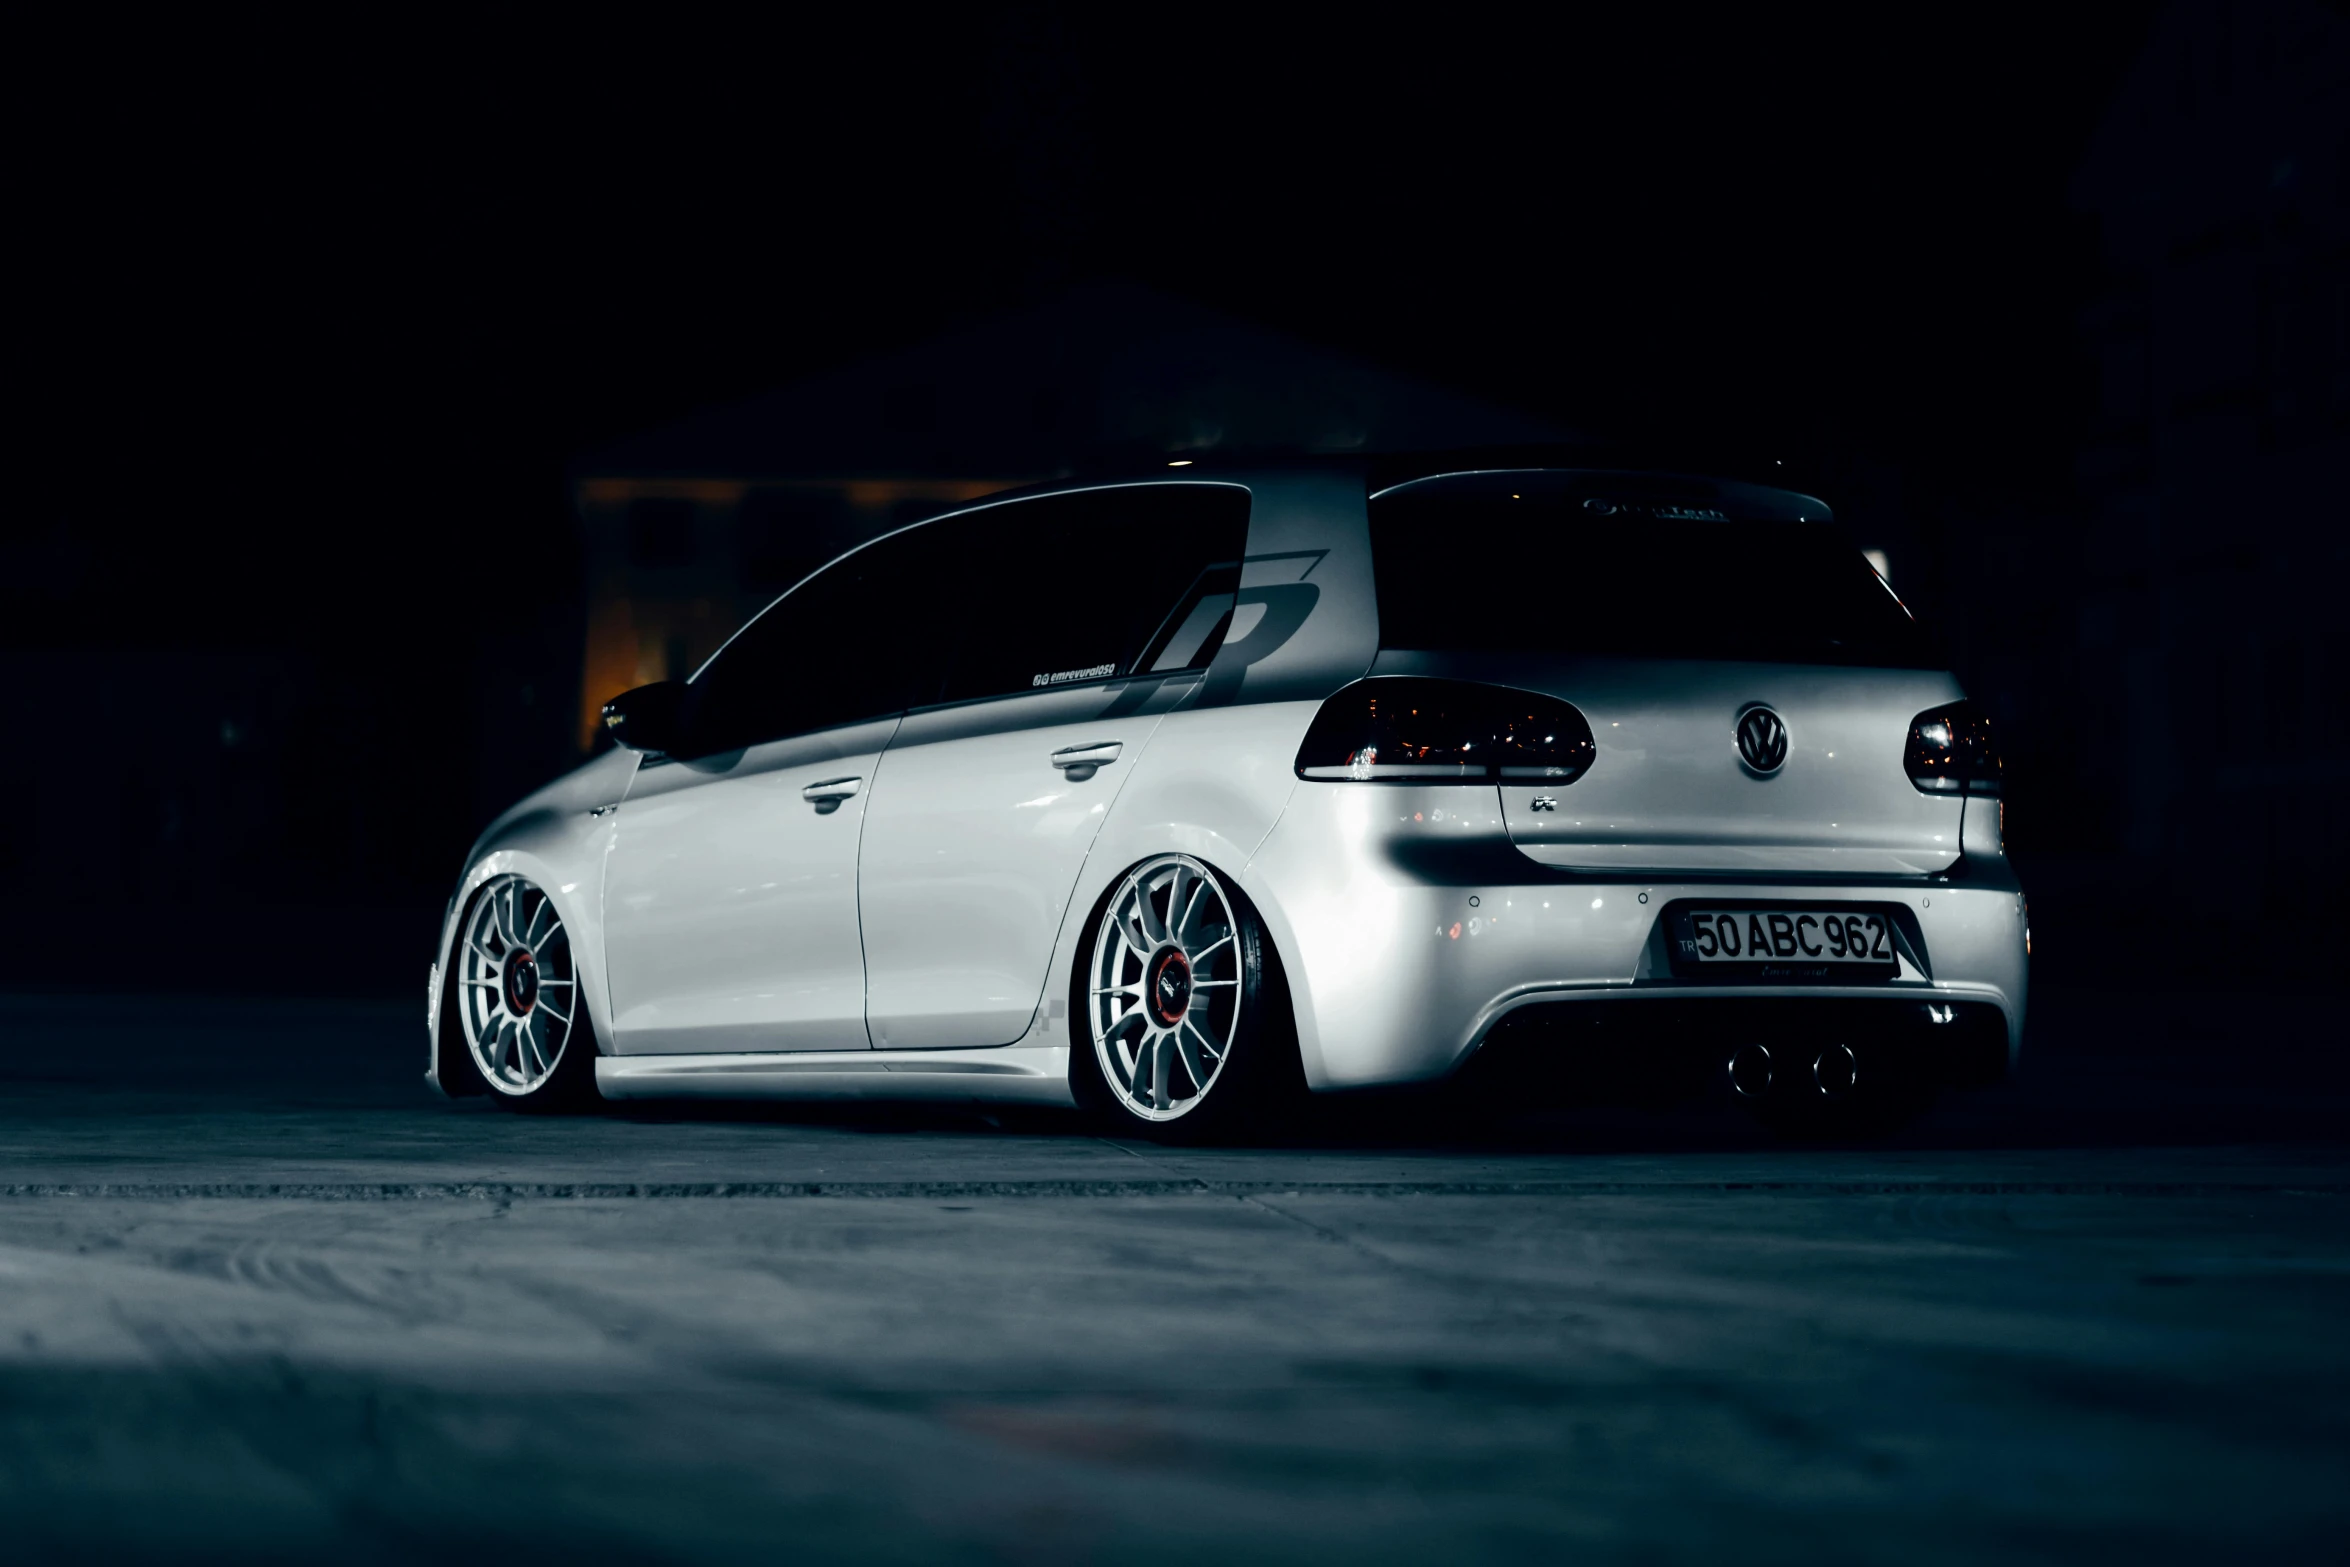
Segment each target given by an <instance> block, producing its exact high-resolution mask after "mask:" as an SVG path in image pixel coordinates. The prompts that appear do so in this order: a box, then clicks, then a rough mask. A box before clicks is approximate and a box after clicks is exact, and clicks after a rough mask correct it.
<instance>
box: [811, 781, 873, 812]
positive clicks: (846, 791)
mask: <svg viewBox="0 0 2350 1567" xmlns="http://www.w3.org/2000/svg"><path fill="white" fill-rule="evenodd" d="M864 786H865V780H864V779H862V778H827V779H825V780H824V781H823V782H822V783H812V784H810V785H808V787H806V788H805V789H802V790H801V791H800V798H801V799H803V800H805V801H807V802H808V803H809V804H810V805H813V806H815V807H816V813H817V814H818V815H819V816H821V815H824V814H825V813H827V812H830V811H837V810H839V809H840V802H841V801H843V800H845V799H847V798H849V796H851V795H853V794H855V793H856V792H857V791H858V790H859V789H861V788H863V787H864Z"/></svg>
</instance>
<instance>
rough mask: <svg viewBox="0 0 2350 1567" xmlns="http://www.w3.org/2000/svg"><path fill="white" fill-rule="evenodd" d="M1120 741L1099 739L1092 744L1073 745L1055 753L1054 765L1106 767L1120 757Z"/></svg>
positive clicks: (1063, 766) (1089, 767) (1090, 767)
mask: <svg viewBox="0 0 2350 1567" xmlns="http://www.w3.org/2000/svg"><path fill="white" fill-rule="evenodd" d="M1118 749H1119V747H1118V742H1117V741H1115V740H1097V741H1095V742H1094V743H1093V744H1092V745H1073V746H1069V747H1067V748H1065V749H1063V750H1059V751H1055V752H1054V753H1053V765H1054V766H1055V767H1062V768H1078V767H1083V768H1086V769H1088V770H1090V769H1092V768H1096V767H1106V766H1108V765H1109V764H1110V763H1112V762H1114V761H1116V760H1117V759H1118Z"/></svg>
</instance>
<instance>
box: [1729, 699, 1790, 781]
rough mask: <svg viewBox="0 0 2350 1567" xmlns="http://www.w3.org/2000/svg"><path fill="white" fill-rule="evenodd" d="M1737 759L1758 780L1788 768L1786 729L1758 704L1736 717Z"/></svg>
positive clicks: (1780, 721)
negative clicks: (1785, 767)
mask: <svg viewBox="0 0 2350 1567" xmlns="http://www.w3.org/2000/svg"><path fill="white" fill-rule="evenodd" d="M1738 759H1739V760H1740V761H1742V762H1744V763H1745V764H1746V770H1747V771H1748V772H1750V773H1753V774H1754V775H1755V776H1756V777H1758V778H1767V777H1769V776H1770V775H1771V774H1772V773H1775V772H1777V771H1778V770H1779V769H1780V768H1782V767H1784V766H1786V765H1787V725H1786V723H1785V722H1784V721H1783V720H1782V719H1781V718H1780V717H1779V715H1778V714H1776V713H1774V712H1772V711H1771V710H1770V709H1769V708H1767V707H1765V706H1763V705H1762V704H1761V703H1759V702H1757V703H1756V704H1755V705H1754V706H1752V707H1750V708H1748V709H1747V710H1746V711H1745V712H1743V713H1740V714H1739V715H1738Z"/></svg>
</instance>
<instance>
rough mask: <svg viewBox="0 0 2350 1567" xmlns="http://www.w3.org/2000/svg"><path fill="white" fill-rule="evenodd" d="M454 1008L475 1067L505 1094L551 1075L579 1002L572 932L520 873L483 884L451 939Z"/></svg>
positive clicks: (537, 1085)
mask: <svg viewBox="0 0 2350 1567" xmlns="http://www.w3.org/2000/svg"><path fill="white" fill-rule="evenodd" d="M456 967H457V1016H458V1019H459V1020H460V1022H461V1023H462V1025H463V1027H464V1029H465V1048H466V1050H467V1051H468V1052H469V1053H470V1054H471V1055H472V1057H473V1065H474V1069H475V1070H476V1071H478V1072H480V1073H481V1075H482V1078H483V1080H484V1081H485V1082H487V1083H488V1084H489V1085H490V1087H491V1088H492V1089H494V1090H495V1091H496V1092H498V1093H500V1094H504V1095H506V1096H508V1097H510V1098H521V1097H523V1096H525V1095H532V1094H537V1093H539V1092H540V1091H541V1090H543V1089H545V1088H546V1087H547V1085H548V1084H549V1082H550V1081H551V1080H552V1079H553V1078H554V1076H555V1073H556V1069H557V1068H558V1067H559V1066H560V1065H561V1064H562V1061H563V1049H564V1046H565V1045H567V1044H568V1043H570V1040H571V1034H572V1019H573V1017H574V1016H575V1015H576V1014H577V1012H578V1008H579V979H578V970H577V969H576V968H575V967H574V966H573V964H572V961H571V937H570V936H569V935H568V934H567V933H566V932H565V931H564V929H563V921H562V919H561V917H560V916H558V915H557V914H556V913H555V905H554V903H553V902H552V901H550V900H549V899H548V897H547V895H546V893H544V892H543V891H541V890H540V889H539V888H537V887H535V886H533V885H531V884H530V883H529V882H527V881H525V880H523V879H522V878H521V877H519V876H500V877H498V878H496V879H495V880H493V881H491V882H490V883H489V884H488V885H487V886H485V887H484V888H482V890H481V893H480V895H479V896H478V897H477V898H476V899H475V900H474V904H473V910H472V912H471V913H469V914H468V915H467V916H466V917H465V928H464V930H463V932H462V933H461V934H460V935H459V936H458V940H457V965H456Z"/></svg>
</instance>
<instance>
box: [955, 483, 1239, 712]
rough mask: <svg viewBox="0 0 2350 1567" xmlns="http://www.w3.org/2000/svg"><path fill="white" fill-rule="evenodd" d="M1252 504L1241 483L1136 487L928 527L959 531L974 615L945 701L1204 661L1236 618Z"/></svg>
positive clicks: (958, 552) (1052, 498)
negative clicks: (1234, 603)
mask: <svg viewBox="0 0 2350 1567" xmlns="http://www.w3.org/2000/svg"><path fill="white" fill-rule="evenodd" d="M1248 504H1249V498H1248V492H1247V491H1246V490H1243V489H1240V488H1238V487H1236V486H1233V485H1220V484H1148V485H1130V486H1126V487H1124V488H1119V489H1107V490H1086V491H1081V492H1079V493H1077V494H1074V495H1048V496H1043V497H1040V498H1039V499H1036V500H1032V501H1015V502H1012V503H1010V504H1008V505H1004V506H997V507H991V508H989V509H988V510H985V511H980V512H975V513H972V514H971V515H969V516H967V517H953V518H947V519H945V520H944V521H942V522H939V523H935V524H933V525H932V527H933V528H936V529H938V530H940V531H942V532H946V533H951V535H952V538H953V542H954V549H953V554H954V555H955V556H956V558H957V569H958V570H960V571H961V572H963V573H964V574H965V576H964V581H965V583H966V587H965V596H964V600H963V609H964V613H965V614H966V616H967V617H968V618H967V620H966V622H965V625H964V627H963V629H962V633H961V635H960V636H959V637H958V639H957V642H956V647H955V655H954V659H953V662H952V664H951V666H950V668H949V670H948V674H947V684H946V691H945V694H944V697H943V700H946V701H950V702H951V701H961V700H964V699H966V698H971V697H985V696H1001V695H1005V694H1008V693H1011V692H1016V691H1033V690H1040V689H1048V688H1050V687H1053V686H1059V685H1069V684H1074V683H1076V682H1079V681H1085V680H1099V679H1103V678H1106V677H1108V676H1111V675H1122V674H1127V673H1130V672H1132V671H1134V670H1136V669H1138V668H1139V669H1154V668H1164V669H1179V668H1185V667H1189V666H1191V665H1195V664H1202V663H1205V662H1206V661H1207V660H1208V659H1209V658H1211V657H1213V656H1214V655H1215V649H1216V644H1217V643H1219V642H1220V641H1221V640H1222V627H1223V624H1224V622H1225V621H1228V620H1229V619H1230V613H1231V604H1230V596H1231V592H1232V589H1233V588H1234V587H1235V586H1237V582H1238V563H1239V560H1240V556H1241V551H1242V550H1243V549H1244V548H1246V546H1247V542H1248ZM923 531H924V532H929V531H931V530H930V529H924V530H923ZM1219 610H1220V611H1221V618H1219ZM1170 660H1173V662H1170Z"/></svg>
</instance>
